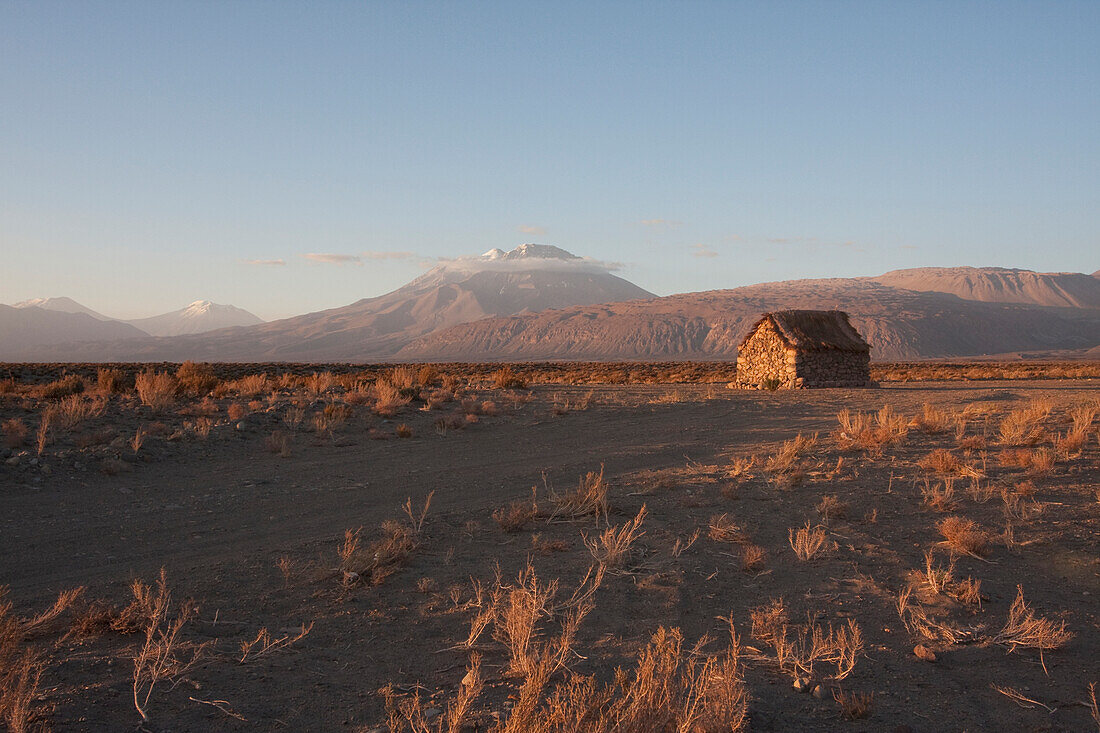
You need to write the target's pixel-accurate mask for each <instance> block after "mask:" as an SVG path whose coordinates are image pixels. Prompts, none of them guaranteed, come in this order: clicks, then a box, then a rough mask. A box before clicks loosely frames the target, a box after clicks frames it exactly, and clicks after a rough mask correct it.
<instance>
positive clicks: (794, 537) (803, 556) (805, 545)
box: [787, 522, 829, 562]
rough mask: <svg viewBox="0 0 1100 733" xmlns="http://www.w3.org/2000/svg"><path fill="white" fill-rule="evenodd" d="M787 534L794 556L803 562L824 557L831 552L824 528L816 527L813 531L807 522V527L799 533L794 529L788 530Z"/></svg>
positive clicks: (799, 530)
mask: <svg viewBox="0 0 1100 733" xmlns="http://www.w3.org/2000/svg"><path fill="white" fill-rule="evenodd" d="M787 534H788V541H789V542H790V545H791V549H792V550H794V554H795V555H797V556H798V559H799V560H802V561H803V562H805V561H806V560H812V559H813V558H815V557H817V556H819V555H823V554H825V553H826V552H828V550H829V548H828V545H827V543H826V539H825V530H824V528H822V527H814V528H812V529H811V527H810V523H809V522H806V526H805V527H801V528H800V529H798V530H797V531H796V530H794V529H790V530H788V532H787Z"/></svg>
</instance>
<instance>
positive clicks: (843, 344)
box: [741, 310, 871, 352]
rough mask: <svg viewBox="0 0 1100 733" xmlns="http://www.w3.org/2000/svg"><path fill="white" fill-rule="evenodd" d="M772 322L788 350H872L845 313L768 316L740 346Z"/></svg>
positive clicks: (792, 313)
mask: <svg viewBox="0 0 1100 733" xmlns="http://www.w3.org/2000/svg"><path fill="white" fill-rule="evenodd" d="M766 322H770V323H771V324H772V325H773V326H774V327H775V330H776V331H777V332H778V333H779V338H781V339H782V340H783V343H784V344H786V346H787V347H788V348H792V349H796V350H798V351H826V350H830V349H831V350H835V351H858V352H866V351H869V350H870V349H871V347H870V346H868V344H867V342H866V341H864V340H863V337H862V336H860V335H859V332H858V331H856V329H855V328H853V327H852V324H851V323H850V322H849V321H848V314H847V313H845V312H844V311H835V310H834V311H775V312H773V313H765V314H764V315H763V316H762V317H761V318H760V320H759V321H757V322H756V323H755V324H753V327H752V328H750V329H749V332H748V333H747V334H745V338H744V339H742V341H741V346H744V345H745V343H746V342H747V341H748V340H749V339H750V338H752V336H753V334H754V333H756V330H757V329H758V328H760V326H761V325H763V324H764V323H766Z"/></svg>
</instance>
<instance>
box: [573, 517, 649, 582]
mask: <svg viewBox="0 0 1100 733" xmlns="http://www.w3.org/2000/svg"><path fill="white" fill-rule="evenodd" d="M645 517H646V508H645V505H644V504H643V505H642V508H641V509H639V510H638V514H637V515H636V516H635V517H634V519H633V520H631V521H629V522H626V523H624V524H623V525H622V526H620V527H608V528H607V529H605V530H604V531H603V532H601V533H600V534H599V535H596V536H595V537H593V538H589V537H587V536H586V537H585V538H584V544H585V546H586V547H587V548H588V551H589V552H591V553H592V557H593V558H595V560H596V562H598V563H599V564H600V567H603V568H610V569H613V570H617V569H620V568H622V567H624V566H625V565H626V564H627V562H628V561H629V560H630V558H631V556H632V554H633V553H632V547H633V545H634V542H635V541H636V540H637V539H638V538H639V537H641V536H642V535H644V534H645V532H643V531H641V530H642V522H644V521H645Z"/></svg>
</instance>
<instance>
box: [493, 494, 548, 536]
mask: <svg viewBox="0 0 1100 733" xmlns="http://www.w3.org/2000/svg"><path fill="white" fill-rule="evenodd" d="M538 515H539V505H538V502H537V501H536V500H535V491H534V489H532V490H531V500H530V501H514V502H512V503H511V504H509V505H508V506H506V507H501V508H500V509H497V510H496V511H495V512H493V520H494V521H495V522H496V523H497V525H499V526H500V528H501V529H503V530H504V531H505V532H520V531H522V530H524V529H527V526H528V525H529V524H530V523H531V522H533V521H535V518H536V517H538Z"/></svg>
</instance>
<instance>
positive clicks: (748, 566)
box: [741, 544, 768, 573]
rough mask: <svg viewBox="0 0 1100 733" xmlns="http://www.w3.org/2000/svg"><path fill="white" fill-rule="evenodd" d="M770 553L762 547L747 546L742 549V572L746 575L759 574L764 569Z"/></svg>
mask: <svg viewBox="0 0 1100 733" xmlns="http://www.w3.org/2000/svg"><path fill="white" fill-rule="evenodd" d="M767 557H768V552H767V550H765V549H764V548H763V547H761V546H760V545H753V544H746V545H742V547H741V570H743V571H744V572H746V573H758V572H760V571H761V570H763V569H764V563H765V561H766V560H767Z"/></svg>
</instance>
